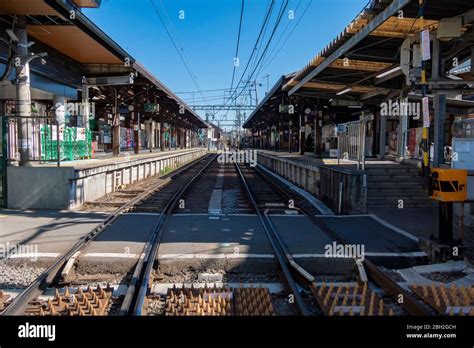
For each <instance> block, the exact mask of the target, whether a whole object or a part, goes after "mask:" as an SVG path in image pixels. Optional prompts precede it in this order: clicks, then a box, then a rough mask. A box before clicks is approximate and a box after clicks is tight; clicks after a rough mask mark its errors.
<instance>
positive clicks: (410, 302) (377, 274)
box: [254, 167, 432, 316]
mask: <svg viewBox="0 0 474 348" xmlns="http://www.w3.org/2000/svg"><path fill="white" fill-rule="evenodd" d="M254 170H255V171H256V172H257V173H258V174H259V175H260V177H262V178H263V179H264V180H266V181H267V182H268V183H270V185H272V187H273V188H274V189H275V190H276V191H278V192H279V193H280V194H281V195H283V197H285V198H288V199H290V198H291V197H290V196H289V195H288V193H287V192H286V191H285V190H284V189H282V188H281V187H279V186H278V185H277V184H276V183H275V182H274V181H273V180H272V179H270V178H269V177H268V176H267V175H265V174H264V173H263V172H262V171H261V170H260V169H259V168H258V167H255V168H254ZM298 210H300V211H301V212H303V213H304V215H305V216H307V217H308V218H309V219H310V220H311V221H312V222H313V223H314V224H315V225H316V226H318V227H319V228H320V229H321V230H322V231H323V232H324V233H326V234H327V235H328V236H329V237H331V238H332V239H333V240H335V241H337V242H338V243H340V244H343V245H348V244H350V243H349V242H348V241H347V240H345V239H344V238H342V237H341V236H339V235H338V234H337V233H336V232H335V231H334V230H332V229H331V228H330V227H329V226H327V225H326V224H325V223H324V222H323V221H321V219H318V218H317V217H315V216H314V215H312V214H311V213H309V212H308V211H307V210H306V209H305V208H304V207H299V208H298ZM272 225H273V224H272ZM274 233H275V235H276V236H278V232H277V231H276V229H274ZM280 241H281V243H282V245H284V243H283V241H282V240H281V239H280ZM284 248H286V247H284ZM290 264H291V265H292V267H293V269H294V270H295V271H296V272H298V273H299V275H300V276H302V277H304V278H305V279H307V280H308V281H309V280H310V279H311V278H309V277H307V275H308V272H306V271H305V270H304V269H303V268H302V267H301V266H299V265H298V264H297V263H296V262H292V263H290ZM363 264H364V265H365V266H366V268H367V271H368V274H369V277H371V278H372V279H373V280H374V281H375V283H377V284H378V285H379V286H380V287H381V288H382V289H383V290H384V291H386V292H387V293H388V294H390V295H392V296H395V297H397V296H399V295H402V297H403V302H402V303H401V306H402V307H403V308H404V309H405V310H406V311H407V312H408V313H409V314H410V315H424V316H428V315H432V311H431V310H430V309H429V307H428V306H426V305H425V304H424V303H422V302H421V301H418V300H417V299H416V298H415V297H414V296H413V295H412V294H411V293H410V292H408V291H407V290H405V289H404V288H402V287H401V286H400V285H398V284H397V282H396V281H394V280H393V279H392V278H390V277H389V276H388V275H386V274H385V273H384V272H383V271H382V270H381V269H380V268H379V267H378V266H377V265H376V264H375V263H374V262H373V261H371V260H370V259H369V258H367V257H366V258H364V261H363ZM311 277H312V276H311ZM315 286H316V283H315V282H314V278H313V281H312V282H310V284H309V287H310V290H311V291H312V292H313V294H314V293H315V289H316V288H315Z"/></svg>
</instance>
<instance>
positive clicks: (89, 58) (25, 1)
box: [0, 0, 207, 128]
mask: <svg viewBox="0 0 474 348" xmlns="http://www.w3.org/2000/svg"><path fill="white" fill-rule="evenodd" d="M99 5H100V1H99V0H67V1H65V0H2V1H0V15H1V16H4V17H5V16H6V17H7V18H8V19H9V21H10V22H13V20H14V17H15V16H17V15H24V16H26V18H27V30H28V35H29V36H30V37H31V38H33V39H34V40H35V41H39V42H41V43H43V44H45V45H47V46H49V47H51V48H53V49H54V50H56V51H58V52H59V53H61V54H63V55H65V56H68V57H69V58H71V59H72V60H74V61H75V62H78V63H80V65H81V68H82V73H83V76H85V77H86V78H87V80H88V81H93V82H90V83H89V82H86V83H87V84H91V85H94V82H97V86H98V87H96V88H95V89H93V90H92V92H91V97H94V96H95V97H100V96H102V97H103V96H104V95H106V97H107V100H106V101H107V102H110V101H111V100H110V99H111V96H110V88H108V87H110V86H115V87H116V88H117V89H118V90H119V91H118V93H117V95H118V96H120V97H122V98H121V102H122V101H123V100H131V99H134V96H138V95H140V98H139V100H138V103H139V104H142V105H143V104H144V103H145V102H147V101H155V100H157V101H158V103H159V104H160V109H161V111H162V112H161V113H162V114H163V115H160V119H161V120H163V118H164V122H166V121H167V120H169V121H172V120H174V119H176V118H178V119H179V121H180V124H182V125H186V126H189V127H192V128H206V127H207V125H206V123H205V122H204V121H203V120H202V119H201V117H200V116H199V115H198V114H196V113H195V112H194V111H193V110H192V109H191V108H190V107H189V106H188V105H187V104H186V103H184V102H183V101H182V100H181V99H180V98H179V97H178V96H176V95H175V94H174V93H173V92H171V91H170V90H169V89H168V88H167V87H166V86H165V85H164V84H163V83H162V82H160V81H159V80H158V79H157V78H156V77H155V76H154V75H153V74H151V73H150V72H149V71H148V70H147V69H146V68H145V67H144V66H143V65H142V64H140V63H139V62H138V61H137V60H136V59H135V58H133V56H132V55H131V54H129V53H128V52H126V51H125V50H124V49H123V48H121V47H120V46H119V45H118V44H117V43H116V42H115V41H114V40H112V39H111V38H110V37H109V36H107V34H105V33H104V32H103V31H102V30H101V29H100V28H99V27H97V26H96V25H95V24H94V23H93V22H92V21H91V20H90V19H88V18H87V17H86V16H85V15H84V14H83V13H82V12H81V10H80V8H82V7H91V8H94V7H99ZM126 76H130V77H132V81H133V83H129V82H127V83H123V84H120V81H121V79H120V77H126ZM114 78H115V79H114ZM110 81H112V82H110ZM125 81H127V80H125ZM83 82H84V81H81V80H79V81H77V80H76V82H75V84H74V85H73V86H71V87H74V88H77V89H80V88H81V87H82V83H83ZM109 82H110V83H109ZM137 98H138V97H137ZM99 101H100V100H99ZM161 116H163V117H161Z"/></svg>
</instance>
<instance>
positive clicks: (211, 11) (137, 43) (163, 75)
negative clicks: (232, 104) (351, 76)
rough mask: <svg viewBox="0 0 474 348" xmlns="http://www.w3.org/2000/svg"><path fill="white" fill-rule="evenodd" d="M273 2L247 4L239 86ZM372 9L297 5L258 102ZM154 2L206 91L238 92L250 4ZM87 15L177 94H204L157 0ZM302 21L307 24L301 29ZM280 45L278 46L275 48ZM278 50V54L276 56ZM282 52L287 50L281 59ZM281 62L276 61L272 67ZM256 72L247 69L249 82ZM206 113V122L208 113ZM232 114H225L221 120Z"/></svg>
mask: <svg viewBox="0 0 474 348" xmlns="http://www.w3.org/2000/svg"><path fill="white" fill-rule="evenodd" d="M270 2H271V0H245V6H244V14H243V22H242V31H241V37H240V47H239V55H238V57H239V59H240V67H239V68H237V69H236V77H235V82H234V87H235V85H236V84H237V82H238V81H239V79H240V76H241V74H242V72H243V70H244V68H245V65H246V64H247V61H248V59H249V57H250V54H251V51H252V49H253V47H254V44H255V41H256V39H257V36H258V33H259V31H260V28H261V25H262V23H263V19H264V17H265V14H266V13H267V8H268V4H269V3H270ZM367 2H368V0H312V1H310V0H289V4H288V6H287V8H286V10H285V14H284V15H283V17H282V20H281V22H280V25H279V27H278V29H277V31H276V32H275V34H274V37H273V39H272V41H271V44H270V46H269V49H268V52H267V55H266V58H265V59H264V60H263V62H264V64H263V69H262V70H261V72H260V74H259V75H258V76H256V75H257V74H256V73H255V74H254V76H253V77H252V80H256V81H257V83H258V84H262V86H261V87H259V88H258V98H259V99H261V98H262V97H263V96H264V94H265V91H266V87H267V79H266V78H264V76H265V75H267V74H269V75H270V77H269V85H270V88H271V87H272V86H273V84H274V83H275V82H276V81H277V80H278V79H279V78H280V76H281V75H283V74H287V73H290V72H293V71H297V70H300V69H301V68H302V67H303V66H304V65H305V64H307V63H308V62H309V60H310V59H311V58H312V57H314V56H315V55H316V54H317V53H318V52H319V51H320V50H321V49H322V48H323V47H324V46H326V45H327V44H328V43H329V42H330V41H331V40H332V39H334V38H335V37H336V36H337V35H338V34H339V33H340V32H341V31H342V30H343V29H344V27H345V26H346V25H348V24H349V23H350V21H351V20H352V19H354V17H355V16H356V15H357V14H358V13H359V11H360V10H361V9H362V8H363V7H364V6H365V5H366V4H367ZM153 3H154V5H155V7H156V9H157V10H158V11H159V13H160V14H161V16H162V18H163V20H164V21H165V23H166V25H167V27H168V29H169V31H170V32H171V34H172V37H173V39H174V40H175V42H176V44H177V45H178V48H179V49H180V50H181V52H182V54H183V56H184V57H185V59H186V60H187V62H188V66H189V68H190V70H191V71H192V74H193V76H195V80H196V82H197V84H198V86H199V87H200V89H201V90H204V91H206V90H215V89H224V88H230V85H231V80H232V71H233V66H234V56H235V50H236V45H237V34H238V28H239V19H240V12H241V6H242V0H153ZM282 3H283V0H276V1H275V7H274V10H273V13H272V15H271V17H270V23H269V28H268V29H267V31H266V35H265V36H264V40H263V45H262V50H263V47H264V46H265V45H266V43H267V41H268V39H269V37H270V33H271V31H272V29H273V27H274V23H275V22H276V17H277V14H278V11H279V9H280V6H281V4H282ZM307 6H309V7H307ZM306 8H307V10H306V12H305V11H304V10H305V9H306ZM290 10H292V11H294V19H292V20H291V19H289V11H290ZM180 11H184V15H185V19H184V20H183V19H180V17H179V16H180ZM84 12H85V14H86V15H87V16H88V17H89V18H90V19H92V20H93V21H94V22H95V23H96V24H97V25H98V26H99V27H100V28H101V29H102V30H103V31H105V32H106V33H107V34H108V35H109V36H110V37H112V38H113V39H114V40H115V41H116V42H117V43H118V44H120V45H121V46H122V47H123V48H124V49H125V50H127V51H128V52H129V53H130V54H132V56H133V57H135V58H136V59H137V60H138V61H140V62H141V63H142V64H143V65H145V66H146V67H147V68H148V69H149V70H150V71H151V72H152V73H154V74H155V76H156V77H157V78H158V79H159V80H161V81H162V82H163V83H165V84H166V85H167V86H168V87H169V88H170V89H171V90H172V91H174V92H182V91H197V88H196V86H195V84H194V82H193V80H192V79H191V77H190V75H189V74H188V72H187V70H186V68H185V65H184V64H183V63H182V61H181V59H180V57H179V55H178V53H177V52H176V49H175V48H174V46H173V43H172V42H171V40H170V38H169V36H168V34H167V33H166V31H165V29H164V27H163V25H162V23H161V22H160V19H159V17H158V15H157V13H156V11H155V9H154V7H153V4H152V2H151V0H133V1H131V0H103V1H102V5H101V7H100V8H99V9H86V10H84ZM300 17H302V18H301V20H300ZM298 20H300V21H299V23H298V25H297V26H296V24H297V22H298ZM287 25H288V27H287ZM286 27H287V30H286V32H284V30H285V28H286ZM293 28H295V29H294V31H293V32H292V34H291V36H290V38H289V39H288V40H287V41H286V43H285V44H284V45H282V44H283V42H284V41H285V40H286V39H287V37H288V35H289V34H290V32H291V31H292V30H293ZM283 32H284V33H283ZM282 34H283V36H281V35H282ZM280 37H281V39H280ZM279 39H280V41H279V44H278V46H275V45H276V44H277V42H278V40H279ZM274 47H277V48H276V49H275V50H274ZM278 47H282V48H281V50H280V51H279V53H278V54H277V55H275V56H274V54H275V53H276V52H277V51H278ZM262 50H261V51H262ZM261 51H260V52H259V54H258V56H259V57H260V54H261ZM272 52H273V53H272ZM273 56H274V58H273V60H272V61H271V63H270V64H269V65H267V63H265V62H268V59H271V58H272V57H273ZM252 70H253V69H252ZM259 70H260V69H257V71H259ZM250 71H251V70H250V69H249V70H247V73H246V75H247V74H248V73H249V72H250ZM203 94H204V96H205V97H206V98H207V99H208V104H222V103H223V99H222V97H223V92H222V91H214V92H204V93H203ZM179 96H180V97H181V98H182V99H184V100H185V101H186V102H188V103H191V102H192V94H179ZM194 98H195V103H204V102H203V98H202V96H201V95H200V94H199V93H196V94H195V96H194ZM218 98H221V99H220V100H219V99H218ZM199 113H200V114H201V115H204V112H199ZM224 113H225V112H221V113H219V114H218V116H217V119H220V118H221V117H222V115H223V114H224ZM248 113H249V112H247V116H248ZM219 115H220V116H219ZM233 118H234V113H232V112H229V114H228V119H233Z"/></svg>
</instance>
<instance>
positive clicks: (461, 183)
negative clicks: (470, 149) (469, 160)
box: [431, 168, 467, 202]
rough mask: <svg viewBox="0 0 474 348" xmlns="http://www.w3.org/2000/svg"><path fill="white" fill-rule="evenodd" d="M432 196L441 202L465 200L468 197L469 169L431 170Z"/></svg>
mask: <svg viewBox="0 0 474 348" xmlns="http://www.w3.org/2000/svg"><path fill="white" fill-rule="evenodd" d="M431 179H432V183H431V184H432V185H431V188H432V192H433V193H432V195H431V198H433V199H435V200H437V201H440V202H464V201H466V199H467V170H465V169H441V168H433V169H432V170H431Z"/></svg>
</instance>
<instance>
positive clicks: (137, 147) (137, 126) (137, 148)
mask: <svg viewBox="0 0 474 348" xmlns="http://www.w3.org/2000/svg"><path fill="white" fill-rule="evenodd" d="M133 138H134V147H133V152H134V153H135V154H136V155H138V154H139V153H140V113H139V112H137V120H136V123H135V126H134V131H133Z"/></svg>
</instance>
